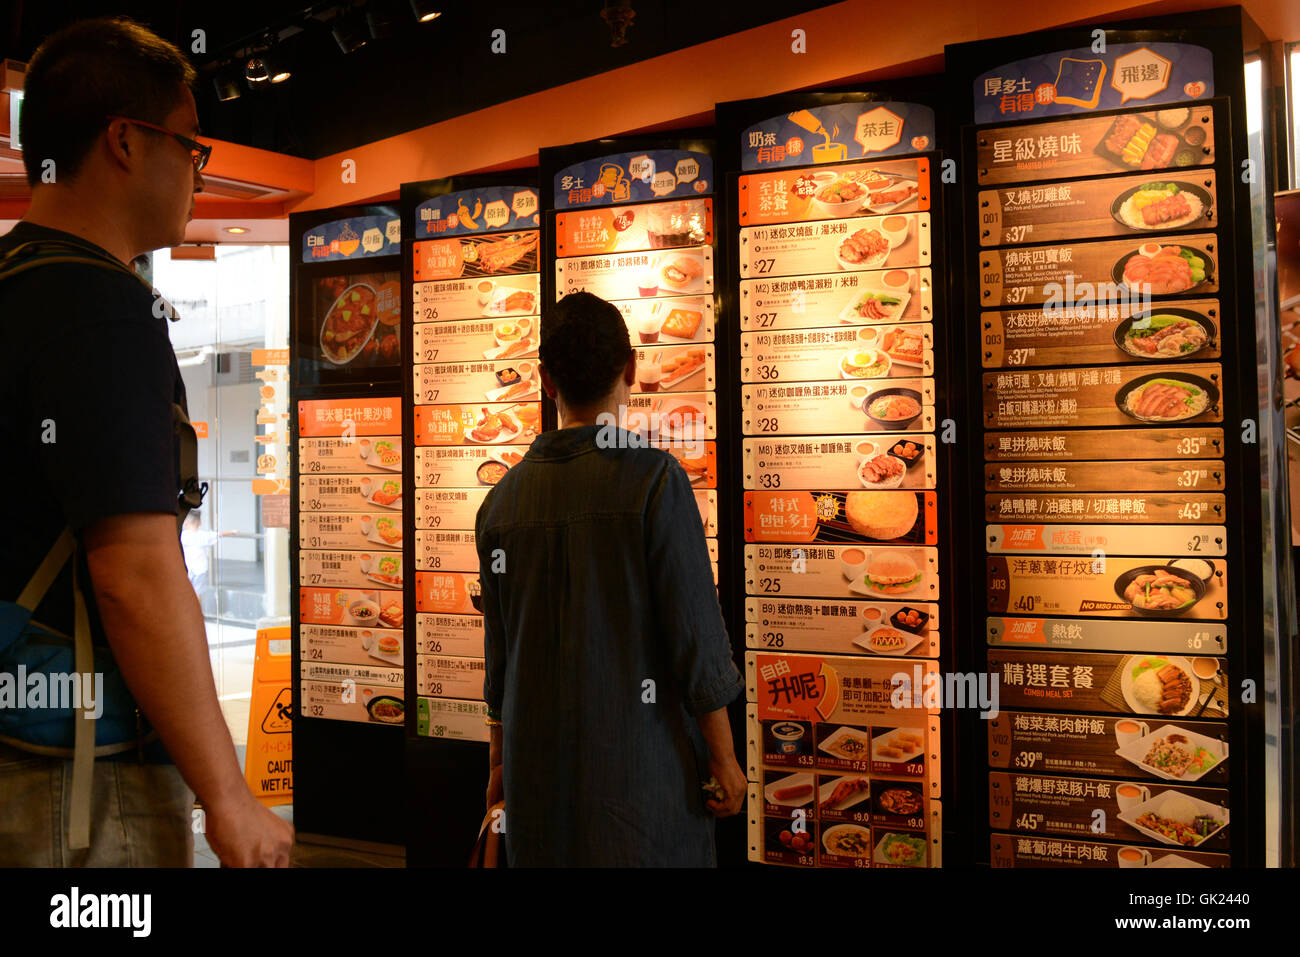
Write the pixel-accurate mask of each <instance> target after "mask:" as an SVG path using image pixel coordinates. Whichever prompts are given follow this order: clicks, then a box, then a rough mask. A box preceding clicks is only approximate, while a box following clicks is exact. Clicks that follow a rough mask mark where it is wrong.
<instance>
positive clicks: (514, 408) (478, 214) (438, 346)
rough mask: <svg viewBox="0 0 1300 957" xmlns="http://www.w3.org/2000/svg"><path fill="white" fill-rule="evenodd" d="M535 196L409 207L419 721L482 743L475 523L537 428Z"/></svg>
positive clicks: (429, 200) (486, 189) (485, 190)
mask: <svg viewBox="0 0 1300 957" xmlns="http://www.w3.org/2000/svg"><path fill="white" fill-rule="evenodd" d="M538 201H539V197H538V193H537V190H536V188H534V187H530V186H514V185H504V186H502V185H495V186H480V187H473V186H471V187H468V188H465V189H459V190H455V191H453V192H449V193H443V194H440V195H434V196H427V197H426V198H425V199H423V201H422V202H420V203H419V205H418V206H417V207H416V211H415V213H416V216H415V218H416V223H417V229H416V234H417V236H418V237H423V236H425V235H426V234H427V235H430V236H436V237H438V238H432V239H423V238H419V239H417V241H416V242H414V243H413V244H412V257H413V259H412V285H411V297H412V302H411V310H412V315H413V316H414V318H415V324H414V327H413V335H412V341H413V344H414V349H413V352H414V360H415V361H414V364H413V366H412V368H411V371H410V375H411V376H412V383H411V387H412V395H413V396H414V404H415V407H414V409H413V416H412V420H413V423H414V432H415V434H414V436H413V446H414V448H413V453H414V456H415V461H414V463H413V466H414V469H413V471H414V478H415V487H414V489H413V490H412V492H413V494H412V496H411V499H410V503H409V505H408V507H409V508H410V510H411V516H412V519H413V521H412V522H411V526H412V527H413V533H414V541H413V542H412V546H413V547H412V548H411V549H410V550H408V554H410V555H412V556H413V561H414V566H415V567H414V569H413V574H414V578H415V589H414V592H415V609H414V611H415V631H414V633H415V639H414V640H415V645H416V647H415V663H416V664H415V694H416V708H417V714H416V731H417V734H419V735H420V736H426V737H435V738H459V739H466V740H480V741H481V740H486V739H487V727H486V725H485V724H484V722H483V716H484V714H485V710H484V705H483V700H482V699H483V667H484V663H483V619H482V607H481V603H480V601H481V599H480V596H481V590H480V588H479V561H478V551H477V548H476V547H475V541H474V525H475V521H476V519H477V515H478V509H479V507H480V506H481V505H482V504H483V500H484V499H485V498H486V497H487V494H488V492H489V491H490V490H491V488H492V486H493V485H495V484H496V483H497V482H499V481H500V480H501V478H502V477H503V476H504V475H505V474H506V472H507V471H508V470H509V469H510V468H511V467H513V466H514V465H516V464H517V463H518V462H520V461H521V460H522V459H523V456H524V454H525V453H526V452H527V451H528V446H529V444H531V442H532V440H533V438H534V437H535V436H536V435H537V433H538V432H539V431H540V429H541V387H540V381H539V378H538V373H537V345H538V340H539V329H538V324H539V314H540V307H541V284H540V272H539V259H540V249H539V243H540V235H541V231H540V229H539V228H538V205H539V202H538Z"/></svg>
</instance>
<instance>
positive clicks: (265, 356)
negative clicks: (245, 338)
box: [253, 349, 289, 366]
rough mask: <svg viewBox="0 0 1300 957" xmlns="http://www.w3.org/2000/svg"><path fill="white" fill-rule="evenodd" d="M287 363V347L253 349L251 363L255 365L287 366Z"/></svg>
mask: <svg viewBox="0 0 1300 957" xmlns="http://www.w3.org/2000/svg"><path fill="white" fill-rule="evenodd" d="M288 364H289V350H288V349H254V350H253V365H255V366H287V365H288Z"/></svg>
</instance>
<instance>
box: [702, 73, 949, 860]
mask: <svg viewBox="0 0 1300 957" xmlns="http://www.w3.org/2000/svg"><path fill="white" fill-rule="evenodd" d="M943 85H944V77H943V76H930V77H918V78H913V79H909V80H908V81H907V82H906V83H905V84H900V83H878V84H872V85H871V88H870V91H869V92H860V91H853V92H847V91H846V92H828V93H808V94H785V95H779V96H773V97H765V98H760V99H754V100H744V101H738V102H732V103H721V104H718V106H717V110H716V116H717V122H718V138H719V144H720V145H719V150H720V157H719V162H718V164H717V168H718V169H719V171H720V172H719V179H720V181H721V185H720V188H719V192H720V197H719V203H718V207H717V215H716V216H715V219H714V223H715V229H716V231H717V232H718V233H719V234H720V235H723V234H725V236H726V240H725V243H724V247H723V249H722V253H721V255H720V256H719V257H718V258H719V262H720V266H719V277H720V278H719V279H718V280H717V282H716V287H717V289H718V291H719V293H720V297H721V298H722V303H723V304H722V308H721V311H720V312H719V318H718V326H719V329H720V330H724V329H725V330H726V336H727V341H725V342H724V341H723V335H722V333H721V332H720V334H719V340H718V344H717V355H718V369H719V371H718V382H719V384H720V388H722V387H725V388H727V389H728V390H729V395H728V397H729V398H731V399H733V400H734V401H735V413H736V415H735V417H734V418H733V419H732V422H731V425H730V428H728V429H727V430H726V431H727V432H728V435H725V436H724V435H723V434H722V431H723V430H722V429H721V428H720V430H719V440H718V441H719V453H718V456H719V460H721V459H723V458H724V457H729V458H731V460H732V461H734V462H735V463H737V464H738V466H741V467H740V468H738V469H737V471H738V473H743V471H744V470H743V464H744V455H743V449H744V443H745V442H746V441H747V440H751V441H752V440H762V439H777V436H774V435H766V434H761V433H759V432H758V431H755V432H754V434H752V435H746V434H745V433H744V428H743V423H742V420H743V417H744V410H743V408H742V406H741V403H740V401H739V400H740V397H741V392H742V380H743V379H744V377H743V376H742V374H741V366H742V365H743V364H744V362H745V360H744V359H743V358H742V355H741V301H740V295H739V294H738V288H743V283H744V281H745V280H744V277H743V276H742V274H741V271H740V253H739V246H738V241H739V240H738V237H739V230H740V228H741V226H742V221H741V219H740V201H741V193H740V182H741V177H742V176H754V175H756V174H759V173H762V172H765V171H767V170H768V169H776V168H777V167H768V166H763V167H760V168H758V169H748V168H744V167H743V163H742V155H741V154H742V150H743V148H744V145H745V144H744V143H743V142H742V137H743V134H744V133H745V131H746V130H748V129H750V128H751V127H755V126H756V125H761V124H764V123H766V124H767V125H768V126H771V125H772V124H771V122H770V121H771V120H772V118H774V117H781V116H789V115H791V114H796V113H798V112H799V111H801V110H815V109H816V108H819V107H836V106H839V105H842V104H850V105H852V106H854V107H855V108H856V107H862V109H863V110H864V111H865V110H870V109H873V108H874V107H873V104H876V103H891V102H892V103H894V104H898V103H900V102H902V103H906V104H908V105H920V106H922V107H927V108H929V109H932V110H934V111H935V115H936V119H937V123H936V128H935V130H934V137H925V138H924V140H923V141H918V143H917V144H910V143H907V142H905V143H904V144H902V146H901V148H900V149H898V151H893V150H891V151H889V152H887V153H878V152H871V153H866V154H865V155H862V156H859V155H858V154H857V152H856V151H855V150H856V148H855V147H854V146H852V145H850V146H849V153H850V155H848V156H844V157H840V158H838V159H836V160H835V161H834V162H833V163H831V164H830V165H832V166H844V165H854V164H868V165H875V164H879V165H881V166H882V167H888V166H889V165H890V164H891V163H897V162H898V161H899V160H905V161H915V160H921V161H922V163H923V166H924V167H927V168H928V171H929V174H928V175H929V184H930V188H929V190H928V200H927V205H926V206H923V207H921V208H920V210H919V211H918V210H917V207H914V206H911V205H905V206H902V207H899V209H900V212H905V211H913V212H919V213H920V214H922V215H925V216H928V217H929V224H930V229H929V233H930V243H931V256H930V261H929V263H928V264H926V265H925V266H924V267H921V269H920V272H922V273H925V272H926V271H928V274H929V275H930V276H931V277H932V278H931V282H930V285H929V289H928V290H927V293H928V295H929V298H928V299H926V300H924V301H925V304H926V306H927V307H928V309H927V311H926V312H925V313H924V314H918V315H916V316H914V317H908V318H902V317H899V316H895V317H893V319H892V320H891V322H892V323H893V324H899V323H931V324H932V325H931V326H930V327H929V328H931V329H932V330H933V333H932V339H933V347H932V348H933V357H934V358H933V370H934V371H933V376H931V374H930V373H929V371H927V372H926V373H925V375H924V378H925V383H926V385H927V386H930V383H931V382H933V385H932V386H931V389H930V391H931V392H932V393H933V398H934V404H933V406H932V407H930V406H927V407H926V411H927V412H928V411H929V410H930V408H933V417H934V426H935V427H934V430H933V433H932V434H930V435H927V436H926V439H927V442H930V441H931V440H932V445H933V450H934V451H933V455H932V456H930V455H929V453H927V457H926V458H925V461H926V463H927V464H926V466H925V467H926V469H927V470H931V471H933V472H934V473H935V474H936V475H937V481H936V482H935V483H934V484H933V485H932V484H931V482H930V481H928V480H927V481H926V482H925V483H924V484H925V486H926V488H931V487H933V488H934V490H935V491H934V495H935V497H936V498H937V500H938V508H937V513H936V519H937V531H938V542H939V545H940V546H941V547H943V546H947V545H948V544H950V543H951V542H952V541H953V538H952V532H951V529H952V525H951V521H952V517H951V512H950V509H949V499H950V495H949V494H948V491H947V490H948V481H949V478H948V475H949V468H950V466H949V461H950V455H951V449H952V446H951V445H950V444H949V443H948V442H946V441H943V440H941V433H942V431H943V420H944V419H945V418H946V416H947V415H948V413H947V412H946V411H942V410H946V408H947V403H948V397H949V386H948V383H947V379H946V371H945V370H946V368H947V366H948V362H947V355H948V350H949V343H948V331H947V330H948V327H947V319H946V315H945V310H946V308H947V304H948V297H947V289H946V279H945V263H946V258H945V256H946V253H945V247H946V245H947V209H946V207H947V205H948V204H947V203H946V202H945V200H946V199H950V196H947V195H945V194H946V193H947V190H948V188H947V187H946V186H945V185H944V184H943V182H942V178H941V177H942V173H943V169H944V165H943V164H944V160H945V154H944V153H942V152H940V151H938V147H939V146H940V145H942V141H943V138H944V136H945V133H946V129H945V124H944V122H943V113H942V111H943V107H944V96H943V92H942V90H943ZM855 112H857V110H856V109H855ZM815 139H816V137H812V138H810V139H809V140H808V141H809V142H811V141H813V140H815ZM905 139H906V136H905ZM936 139H937V140H938V142H936V141H935V140H936ZM805 155H806V150H805ZM819 165H822V164H813V163H812V162H811V159H809V161H808V162H800V163H797V164H792V165H790V166H786V165H782V166H781V167H779V168H780V170H781V172H783V173H785V174H787V175H788V176H789V177H790V178H791V180H793V179H794V178H795V177H797V176H799V175H801V174H802V173H806V172H810V171H811V172H816V171H817V169H818V166H819ZM862 215H869V214H866V213H864V214H862ZM832 268H834V267H833V266H832ZM855 275H858V276H871V275H872V273H869V272H864V273H857V274H855ZM877 275H883V274H877ZM785 278H787V279H791V280H801V279H806V278H808V277H799V276H793V277H785ZM738 284H740V285H739V286H738ZM837 311H838V307H837ZM839 321H840V320H839V319H831V321H829V322H815V323H813V322H807V323H800V324H799V325H798V328H799V329H800V330H804V331H808V330H810V329H812V328H814V327H827V326H834V325H837V324H838V323H839ZM866 321H867V322H871V321H874V320H866ZM842 328H849V329H852V328H854V327H853V326H852V325H849V326H843V327H842ZM868 328H869V326H868ZM822 331H824V329H822ZM724 357H725V361H726V362H728V363H730V374H729V378H726V379H724V377H723V371H722V369H723V364H724ZM920 374H921V373H919V372H918V375H920ZM791 381H792V382H793V379H792V380H791ZM869 382H872V383H874V382H875V380H869ZM767 384H771V383H767ZM803 384H805V385H806V384H807V383H803ZM829 384H831V383H829V382H828V381H822V382H820V383H819V385H829ZM720 394H721V393H720ZM818 401H822V400H818ZM864 421H865V418H864ZM906 431H910V432H913V433H918V434H919V433H922V432H924V431H925V430H924V426H923V424H922V422H921V421H920V420H919V419H918V421H917V422H916V423H915V424H914V425H913V426H911V427H909V429H908V430H906ZM832 432H834V429H833V428H832V429H811V430H808V431H797V432H792V433H791V434H790V436H789V437H784V436H783V437H781V438H780V440H781V441H789V442H794V443H798V442H801V441H807V439H806V438H803V437H807V436H814V437H826V436H830V435H831V433H832ZM834 438H835V439H836V440H843V439H845V438H849V439H852V440H853V441H855V442H856V441H857V440H862V439H867V438H879V436H868V435H853V436H847V437H846V436H843V435H840V436H835V437H834ZM886 438H888V436H886ZM819 440H820V439H819ZM882 441H883V440H882ZM724 449H725V451H724ZM919 467H920V466H918V468H919ZM742 480H743V474H737V475H736V476H735V480H734V481H733V483H732V484H731V485H729V486H726V488H727V490H728V494H727V496H726V498H727V500H728V509H727V512H728V513H729V514H731V516H732V519H733V521H732V527H733V528H734V530H735V538H734V540H733V541H732V542H730V543H728V544H727V546H726V547H727V548H728V549H729V550H730V554H731V555H733V556H735V557H737V558H743V556H744V555H745V554H746V548H745V543H744V540H743V539H744V500H745V497H746V493H745V492H744V491H743V481H742ZM805 484H806V483H805ZM723 487H724V486H723V485H722V484H721V483H720V484H719V488H720V489H721V488H723ZM824 487H827V486H821V485H818V486H817V488H824ZM839 487H840V486H836V488H839ZM909 487H910V485H909ZM795 547H798V546H795ZM813 547H814V548H815V547H817V546H813ZM931 549H933V546H931ZM939 568H940V570H942V572H943V575H944V577H947V575H948V573H947V571H946V568H947V566H946V564H945V563H944V561H943V560H942V558H941V559H940V563H939ZM739 572H740V573H741V574H740V575H739V576H738V579H737V582H736V585H735V588H734V589H733V593H732V594H733V608H732V609H731V617H730V621H731V622H734V623H736V627H737V628H739V629H740V631H739V635H740V638H741V639H742V640H744V638H745V634H746V632H745V628H746V625H745V621H746V618H745V611H746V603H747V601H753V600H756V599H757V600H761V598H760V596H757V595H748V596H747V595H746V591H745V579H744V568H743V566H742V567H741V568H740V569H739ZM945 585H946V583H945ZM855 597H858V596H855ZM796 600H798V599H796ZM908 600H909V599H904V598H900V599H898V601H899V602H903V601H908ZM926 600H927V601H929V600H930V599H929V597H928V596H927V599H926ZM832 604H833V603H832ZM913 604H916V603H915V602H913ZM927 607H934V608H937V609H938V617H939V619H941V620H943V621H946V622H949V623H951V622H952V620H953V619H952V618H950V617H949V616H950V614H951V609H952V608H953V607H955V606H954V605H953V604H952V602H951V599H950V598H949V597H948V596H947V594H946V592H945V591H944V589H940V590H939V594H938V597H937V599H936V601H935V603H934V604H932V605H931V606H927ZM951 629H952V626H951V624H949V625H948V626H947V630H944V631H943V632H942V636H941V638H940V639H939V641H938V642H936V643H935V645H936V646H937V647H935V649H934V650H933V651H931V650H927V649H925V648H922V647H921V646H920V645H918V646H917V648H916V649H914V650H912V651H911V652H910V656H909V658H908V659H905V660H907V661H908V662H909V667H910V663H911V662H918V661H919V662H921V663H922V664H932V663H936V662H937V665H938V668H939V669H940V670H941V671H951V670H952V669H953V666H954V665H953V662H954V660H955V657H954V656H955V654H956V651H955V648H954V645H955V642H952V641H949V634H948V632H949V631H951ZM922 644H925V643H924V642H922ZM766 650H772V649H766ZM836 651H838V652H847V653H849V654H854V651H853V650H852V648H851V647H848V646H844V647H837V648H836ZM862 654H864V655H866V656H867V657H871V653H870V652H869V651H865V652H862ZM916 655H937V659H936V658H934V657H914V656H916ZM751 707H752V706H751ZM935 720H936V721H937V722H938V728H939V738H940V740H942V741H943V742H945V743H944V745H943V746H942V747H941V748H940V749H939V750H940V753H939V756H938V758H939V759H938V761H937V762H936V765H937V771H938V777H939V780H940V781H941V782H942V786H943V787H944V788H951V787H952V786H953V783H954V778H953V769H954V766H955V754H954V752H953V750H952V749H951V748H950V747H948V746H947V743H946V742H948V741H949V740H950V737H951V735H952V733H953V728H954V714H953V712H952V711H951V710H944V711H942V712H941V713H939V714H938V715H937V716H936V717H935ZM745 734H746V736H747V737H752V734H753V729H752V728H751V727H749V726H748V725H746V728H745ZM766 773H767V772H766V771H764V772H762V774H766ZM751 778H752V776H751ZM750 785H751V792H752V794H751V800H754V798H753V793H757V794H758V795H759V798H758V800H757V803H756V805H755V806H756V807H758V808H759V811H758V814H759V818H758V821H757V824H756V823H755V822H753V821H751V835H750V840H749V853H750V860H751V861H763V860H765V858H764V852H763V846H762V845H763V843H764V842H763V839H762V837H761V835H762V833H763V828H762V827H761V824H762V822H763V821H764V820H765V819H764V818H763V817H762V814H763V810H762V807H763V801H762V794H763V787H762V786H761V783H756V782H755V781H754V780H752V779H751V782H750ZM948 793H952V792H951V791H949V792H948ZM750 813H751V815H752V814H753V809H752V808H751V811H750ZM755 835H758V836H757V837H755ZM931 836H932V845H931V849H932V858H931V861H932V865H933V864H937V863H939V862H940V861H941V860H942V857H941V854H940V853H939V849H940V848H941V847H942V848H944V849H945V850H947V849H953V848H955V849H956V853H955V854H954V855H953V858H955V859H958V860H959V859H961V858H962V853H961V848H962V846H963V845H964V844H965V842H966V841H967V840H968V838H967V837H965V836H964V835H963V834H962V833H961V827H960V824H959V823H958V820H956V819H954V820H952V821H948V820H943V821H941V822H938V821H936V822H935V823H934V829H933V831H932V835H931ZM767 862H768V863H782V862H776V861H773V860H771V859H770V858H767ZM784 863H789V862H784Z"/></svg>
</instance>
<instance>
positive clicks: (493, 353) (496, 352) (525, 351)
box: [483, 336, 537, 360]
mask: <svg viewBox="0 0 1300 957" xmlns="http://www.w3.org/2000/svg"><path fill="white" fill-rule="evenodd" d="M536 351H537V340H536V339H534V338H533V337H532V336H524V337H523V338H522V339H520V340H519V341H517V342H509V343H506V344H505V345H504V346H497V347H496V348H494V349H485V350H484V351H483V358H484V359H492V360H496V359H523V358H525V357H527V356H530V355H531V354H533V353H535V352H536Z"/></svg>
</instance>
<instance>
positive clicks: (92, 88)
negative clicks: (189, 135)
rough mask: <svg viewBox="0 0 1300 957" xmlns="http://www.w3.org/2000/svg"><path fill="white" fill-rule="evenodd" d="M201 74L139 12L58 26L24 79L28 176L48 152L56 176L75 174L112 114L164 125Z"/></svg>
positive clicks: (36, 177) (36, 178) (22, 126)
mask: <svg viewBox="0 0 1300 957" xmlns="http://www.w3.org/2000/svg"><path fill="white" fill-rule="evenodd" d="M196 76H197V74H196V73H195V70H194V67H193V66H191V65H190V62H189V60H187V59H185V54H183V53H182V52H181V51H180V50H179V49H178V48H177V47H176V46H175V45H173V44H171V43H168V42H167V41H166V40H164V39H163V38H162V37H160V36H158V35H157V34H156V33H154V32H153V31H152V30H150V29H148V28H147V27H144V26H141V25H140V24H138V23H136V22H134V21H132V20H127V19H125V18H121V17H99V18H96V19H93V20H81V21H79V22H77V23H73V24H71V25H69V26H66V27H64V28H63V29H62V30H59V31H58V32H57V33H54V34H51V35H50V36H49V37H47V38H46V40H45V42H44V43H42V44H41V45H40V48H39V49H38V50H37V51H36V53H35V54H33V56H32V61H31V63H30V64H29V65H28V67H27V77H26V79H25V80H24V81H23V106H22V118H21V120H20V121H19V129H18V131H19V136H20V137H21V139H22V144H23V165H24V166H25V167H26V168H27V182H28V184H29V185H31V186H35V185H37V184H38V183H39V182H40V181H41V173H42V164H43V163H44V162H45V161H46V160H54V164H55V175H56V176H59V177H69V178H70V177H73V176H75V175H76V174H77V172H78V171H79V170H80V169H81V166H82V164H83V163H84V162H85V159H86V157H87V155H89V153H90V149H91V146H92V145H93V144H94V142H95V138H96V137H97V136H99V134H100V133H102V132H103V130H104V128H105V126H107V125H108V117H109V116H126V117H130V118H131V119H136V120H144V121H145V122H146V123H157V124H159V125H162V122H163V120H164V119H166V117H167V114H168V113H170V112H171V111H172V110H174V109H176V107H177V106H179V105H180V104H181V102H182V98H183V97H182V91H183V90H184V89H185V88H186V87H192V86H193V85H194V81H195V78H196Z"/></svg>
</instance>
